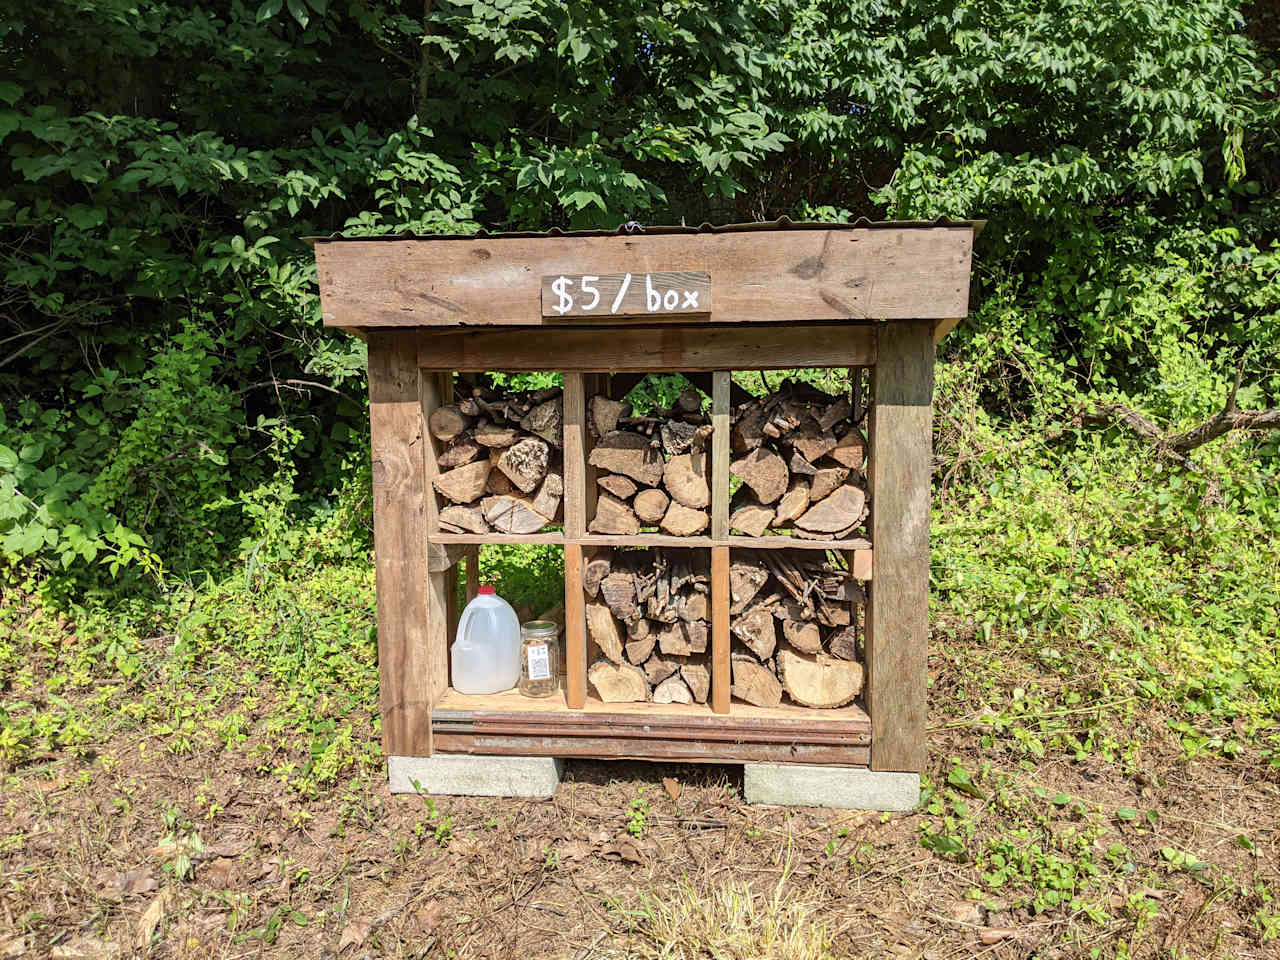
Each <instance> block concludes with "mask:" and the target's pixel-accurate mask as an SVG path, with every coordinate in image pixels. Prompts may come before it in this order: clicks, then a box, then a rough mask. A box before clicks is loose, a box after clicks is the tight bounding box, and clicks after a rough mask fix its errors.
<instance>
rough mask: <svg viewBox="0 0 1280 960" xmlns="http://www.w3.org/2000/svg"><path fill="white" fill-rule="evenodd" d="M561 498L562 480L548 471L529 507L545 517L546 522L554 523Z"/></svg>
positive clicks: (556, 474) (558, 475)
mask: <svg viewBox="0 0 1280 960" xmlns="http://www.w3.org/2000/svg"><path fill="white" fill-rule="evenodd" d="M563 496H564V478H563V477H561V476H560V474H558V473H555V472H553V471H548V473H547V475H546V476H545V477H544V478H543V480H542V486H540V487H538V492H537V494H536V495H535V496H534V498H533V502H532V503H530V504H529V506H531V507H532V508H533V509H534V510H535V511H536V512H537V513H540V514H542V515H543V516H544V517H546V518H547V521H548V522H550V521H554V520H555V519H556V515H557V514H558V513H559V512H560V500H561V498H562V497H563ZM531 532H532V531H531Z"/></svg>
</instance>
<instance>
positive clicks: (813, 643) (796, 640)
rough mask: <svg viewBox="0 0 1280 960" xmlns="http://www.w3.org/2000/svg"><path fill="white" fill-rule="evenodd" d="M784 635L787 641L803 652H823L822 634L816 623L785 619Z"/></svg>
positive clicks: (783, 622) (783, 623)
mask: <svg viewBox="0 0 1280 960" xmlns="http://www.w3.org/2000/svg"><path fill="white" fill-rule="evenodd" d="M782 635H783V636H784V637H785V638H786V640H787V643H789V644H791V645H792V646H793V647H795V648H796V649H797V650H799V651H800V652H801V653H821V652H822V634H821V633H820V632H819V630H818V625H817V624H816V623H805V622H803V621H799V620H783V621H782Z"/></svg>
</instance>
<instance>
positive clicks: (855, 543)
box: [729, 533, 871, 550]
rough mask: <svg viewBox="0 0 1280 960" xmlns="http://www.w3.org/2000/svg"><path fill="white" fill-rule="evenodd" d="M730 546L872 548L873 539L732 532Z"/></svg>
mask: <svg viewBox="0 0 1280 960" xmlns="http://www.w3.org/2000/svg"><path fill="white" fill-rule="evenodd" d="M729 546H731V547H747V548H748V549H752V550H760V549H763V550H784V549H785V550H870V549H871V541H870V540H864V539H863V538H862V537H853V538H850V539H848V540H809V539H806V538H805V537H791V536H787V535H786V534H781V533H780V534H778V535H777V536H774V537H746V536H742V535H740V534H730V536H729Z"/></svg>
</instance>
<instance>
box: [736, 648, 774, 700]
mask: <svg viewBox="0 0 1280 960" xmlns="http://www.w3.org/2000/svg"><path fill="white" fill-rule="evenodd" d="M730 666H731V668H732V671H733V685H732V687H730V692H731V693H732V694H733V695H734V696H735V697H737V698H738V699H739V700H745V701H746V702H747V703H752V704H755V705H756V706H757V707H776V706H777V705H778V704H780V703H781V702H782V684H780V683H779V682H778V678H777V677H775V676H774V675H773V671H771V670H770V669H769V668H768V667H764V666H761V665H760V664H759V663H758V662H756V660H755V659H754V658H752V657H750V656H741V655H740V656H735V657H733V658H732V659H731V661H730Z"/></svg>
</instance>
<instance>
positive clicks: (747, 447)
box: [729, 403, 769, 453]
mask: <svg viewBox="0 0 1280 960" xmlns="http://www.w3.org/2000/svg"><path fill="white" fill-rule="evenodd" d="M768 419H769V415H768V414H767V413H766V412H765V410H764V407H763V406H762V405H761V404H759V403H750V404H747V406H746V407H744V408H739V410H738V417H737V420H736V421H735V422H734V424H733V428H732V429H731V430H730V431H729V445H730V446H731V447H732V448H733V450H734V452H735V453H747V452H748V451H751V450H755V449H756V448H757V447H759V446H760V444H762V443H764V425H765V422H766V421H767V420H768Z"/></svg>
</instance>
